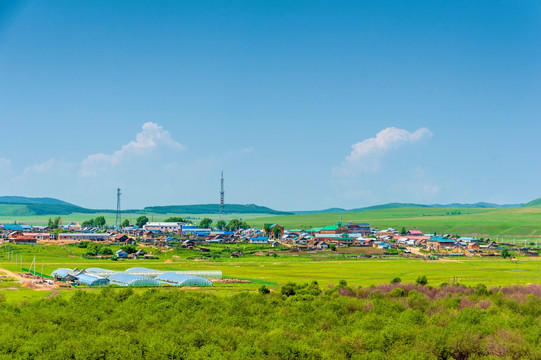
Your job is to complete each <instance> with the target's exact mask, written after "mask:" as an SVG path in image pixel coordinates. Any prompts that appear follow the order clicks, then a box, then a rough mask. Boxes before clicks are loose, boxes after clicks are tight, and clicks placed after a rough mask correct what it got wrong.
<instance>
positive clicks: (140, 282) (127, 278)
mask: <svg viewBox="0 0 541 360" xmlns="http://www.w3.org/2000/svg"><path fill="white" fill-rule="evenodd" d="M109 282H110V284H111V285H119V286H160V283H159V282H157V281H156V280H154V279H153V278H150V277H148V276H141V275H135V274H129V273H116V274H113V275H111V276H109Z"/></svg>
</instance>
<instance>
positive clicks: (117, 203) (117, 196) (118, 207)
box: [116, 188, 122, 228]
mask: <svg viewBox="0 0 541 360" xmlns="http://www.w3.org/2000/svg"><path fill="white" fill-rule="evenodd" d="M121 223H122V219H121V218H120V188H118V189H116V227H117V228H118V227H119V226H120V225H121Z"/></svg>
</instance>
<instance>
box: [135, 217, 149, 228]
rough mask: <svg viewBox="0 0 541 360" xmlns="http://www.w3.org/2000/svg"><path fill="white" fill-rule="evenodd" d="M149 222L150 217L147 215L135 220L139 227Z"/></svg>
mask: <svg viewBox="0 0 541 360" xmlns="http://www.w3.org/2000/svg"><path fill="white" fill-rule="evenodd" d="M147 222H148V218H147V217H146V216H145V215H141V216H139V217H138V218H137V220H135V225H137V227H140V228H141V227H143V225H145V224H146V223H147Z"/></svg>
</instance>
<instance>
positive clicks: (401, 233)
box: [400, 226, 408, 236]
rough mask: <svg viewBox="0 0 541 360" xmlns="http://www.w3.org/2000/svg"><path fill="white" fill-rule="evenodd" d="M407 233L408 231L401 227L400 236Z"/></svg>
mask: <svg viewBox="0 0 541 360" xmlns="http://www.w3.org/2000/svg"><path fill="white" fill-rule="evenodd" d="M407 233H408V231H407V230H406V228H405V227H404V226H402V229H400V235H402V236H404V235H406V234H407Z"/></svg>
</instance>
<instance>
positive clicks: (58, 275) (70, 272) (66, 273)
mask: <svg viewBox="0 0 541 360" xmlns="http://www.w3.org/2000/svg"><path fill="white" fill-rule="evenodd" d="M78 273H79V271H75V269H66V268H60V269H56V270H55V271H53V272H52V274H51V276H52V277H54V278H55V279H59V280H64V279H65V278H67V277H72V278H73V277H76V276H77V274H78Z"/></svg>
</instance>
